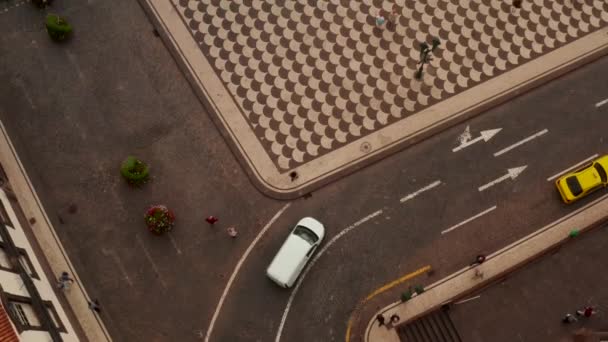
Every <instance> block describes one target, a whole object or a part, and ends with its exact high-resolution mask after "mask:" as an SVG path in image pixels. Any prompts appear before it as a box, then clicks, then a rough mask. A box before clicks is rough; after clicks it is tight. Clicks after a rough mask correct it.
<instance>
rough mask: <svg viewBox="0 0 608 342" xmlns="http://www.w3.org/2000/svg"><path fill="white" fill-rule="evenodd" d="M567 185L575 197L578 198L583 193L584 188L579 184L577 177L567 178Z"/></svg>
mask: <svg viewBox="0 0 608 342" xmlns="http://www.w3.org/2000/svg"><path fill="white" fill-rule="evenodd" d="M566 184H568V188H570V191H571V192H572V194H573V195H574V196H578V195H580V194H581V193H583V188H581V183H579V182H578V179H577V178H576V176H572V177H568V178H566Z"/></svg>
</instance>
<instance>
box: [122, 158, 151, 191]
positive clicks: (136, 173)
mask: <svg viewBox="0 0 608 342" xmlns="http://www.w3.org/2000/svg"><path fill="white" fill-rule="evenodd" d="M120 174H121V175H122V176H123V177H124V178H125V179H126V180H127V182H128V183H129V184H131V185H135V186H139V185H142V184H144V183H145V182H147V181H148V177H149V176H150V171H149V167H148V165H146V163H144V162H142V161H141V160H139V159H137V158H135V157H132V156H129V157H127V159H125V161H123V162H122V164H121V165H120Z"/></svg>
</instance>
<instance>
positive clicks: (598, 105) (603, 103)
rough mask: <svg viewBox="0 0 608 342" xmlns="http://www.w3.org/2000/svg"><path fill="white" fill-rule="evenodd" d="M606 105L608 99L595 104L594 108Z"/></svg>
mask: <svg viewBox="0 0 608 342" xmlns="http://www.w3.org/2000/svg"><path fill="white" fill-rule="evenodd" d="M606 103H608V99H605V100H602V101H600V102H598V103H596V104H595V108H599V107H601V106H603V105H605V104H606Z"/></svg>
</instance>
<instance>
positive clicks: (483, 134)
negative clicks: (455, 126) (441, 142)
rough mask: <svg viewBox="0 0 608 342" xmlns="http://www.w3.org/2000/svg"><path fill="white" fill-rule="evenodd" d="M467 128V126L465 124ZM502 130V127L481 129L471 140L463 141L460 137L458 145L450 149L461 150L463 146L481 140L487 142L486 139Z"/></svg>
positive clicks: (453, 150)
mask: <svg viewBox="0 0 608 342" xmlns="http://www.w3.org/2000/svg"><path fill="white" fill-rule="evenodd" d="M467 128H469V127H468V126H467ZM500 131H502V128H496V129H489V130H487V131H481V132H479V134H480V135H479V136H478V137H477V138H475V139H473V140H467V141H463V140H462V139H461V140H460V145H459V146H456V147H454V148H453V149H452V152H458V151H460V150H462V149H463V148H465V147H468V146H471V145H473V144H474V143H476V142H478V141H481V140H483V141H484V142H488V140H490V139H492V137H493V136H495V135H496V134H498V132H500Z"/></svg>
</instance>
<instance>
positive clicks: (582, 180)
mask: <svg viewBox="0 0 608 342" xmlns="http://www.w3.org/2000/svg"><path fill="white" fill-rule="evenodd" d="M606 170H608V155H606V156H602V157H599V158H597V159H595V160H594V161H592V162H591V163H589V164H587V165H585V166H583V167H582V168H580V169H578V170H575V171H572V172H570V173H567V174H565V175H563V176H561V177H560V178H558V179H557V180H556V181H555V185H556V186H557V190H559V194H560V195H561V196H562V200H563V201H564V202H565V203H572V202H574V201H576V200H578V199H579V198H583V197H585V196H586V195H588V194H590V193H592V192H593V191H595V190H597V189H599V188H602V187H605V186H606V185H608V177H607V176H606Z"/></svg>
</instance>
